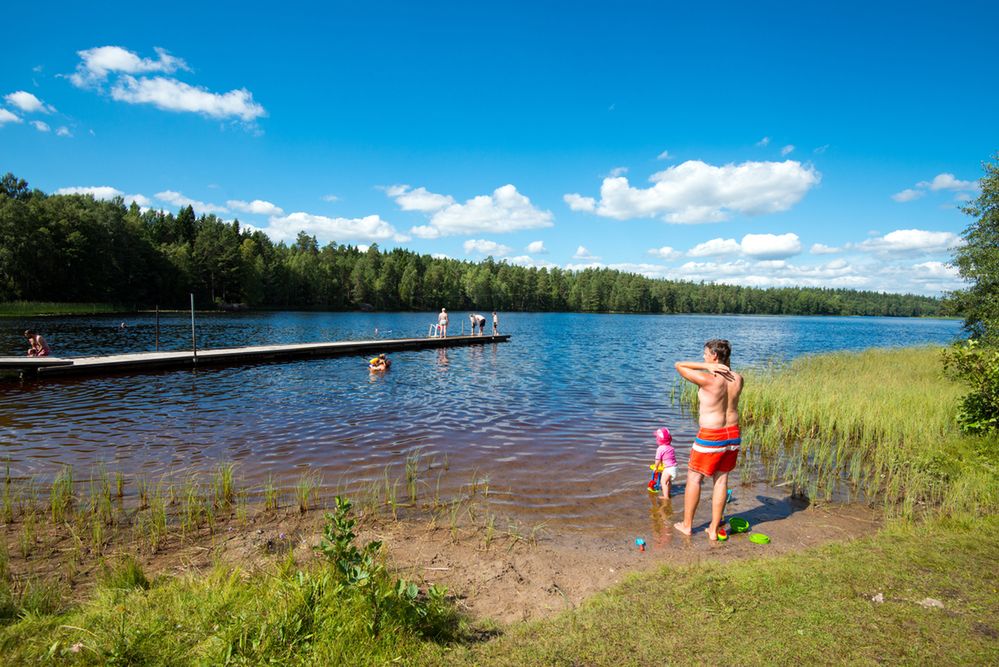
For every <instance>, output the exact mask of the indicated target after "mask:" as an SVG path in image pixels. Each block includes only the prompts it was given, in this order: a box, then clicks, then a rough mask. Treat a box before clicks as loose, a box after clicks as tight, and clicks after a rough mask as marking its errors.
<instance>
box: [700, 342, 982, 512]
mask: <svg viewBox="0 0 999 667" xmlns="http://www.w3.org/2000/svg"><path fill="white" fill-rule="evenodd" d="M941 355H942V349H941V348H938V347H919V348H903V349H871V350H865V351H863V352H835V353H830V354H822V355H815V356H808V357H802V358H799V359H796V360H795V361H793V362H791V363H789V364H786V365H782V366H774V367H770V368H767V369H763V370H757V371H751V372H748V373H746V374H745V378H746V382H745V389H744V391H743V395H742V399H741V404H740V413H741V420H742V423H743V427H744V428H743V451H744V452H745V456H744V458H743V468H742V470H743V471H745V472H749V471H751V470H752V469H753V468H754V467H756V466H757V465H758V464H762V466H763V468H764V469H765V470H766V471H767V474H768V477H769V478H770V480H771V481H778V480H779V481H782V482H787V483H790V484H793V485H794V486H795V487H798V488H800V489H802V490H803V491H806V492H807V493H808V494H809V495H811V496H813V497H816V496H826V497H830V496H832V495H833V494H834V493H835V492H836V490H837V489H842V488H846V489H848V490H849V491H851V492H854V493H856V494H858V495H861V494H862V495H863V496H865V497H867V498H868V499H875V498H878V499H882V500H883V501H884V502H885V503H886V504H887V505H888V506H889V508H890V509H891V510H892V511H893V512H894V513H900V514H901V515H903V516H911V515H913V514H914V513H917V512H918V511H920V509H921V508H926V507H934V508H941V509H943V510H945V511H947V512H950V513H959V512H977V511H994V510H996V509H997V508H999V490H997V485H996V479H997V471H996V465H995V461H996V460H997V457H996V454H999V446H997V444H996V443H994V442H988V441H986V440H985V439H975V438H968V437H964V436H962V435H961V434H960V433H959V432H958V429H957V422H956V410H957V403H958V400H959V399H960V397H961V394H962V387H961V386H960V385H959V384H958V383H957V382H955V381H953V380H951V379H950V378H948V377H947V376H946V375H945V374H944V369H943V365H942V356H941ZM681 400H682V401H684V402H685V403H687V404H688V405H692V406H696V392H693V391H691V389H690V388H685V389H684V391H683V393H682V396H681Z"/></svg>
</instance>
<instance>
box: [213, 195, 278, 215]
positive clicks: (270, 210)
mask: <svg viewBox="0 0 999 667" xmlns="http://www.w3.org/2000/svg"><path fill="white" fill-rule="evenodd" d="M225 204H226V206H228V207H229V208H231V209H233V210H234V211H239V212H241V213H252V214H253V215H274V216H279V215H283V214H284V210H283V209H282V208H281V207H280V206H276V205H274V204H272V203H270V202H269V201H264V200H263V199H254V200H253V201H249V202H247V201H240V200H239V199H230V200H229V201H227V202H226V203H225Z"/></svg>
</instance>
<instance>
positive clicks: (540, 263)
mask: <svg viewBox="0 0 999 667" xmlns="http://www.w3.org/2000/svg"><path fill="white" fill-rule="evenodd" d="M503 261H504V262H506V263H507V264H513V265H515V266H524V267H527V268H531V267H533V268H535V269H554V268H555V267H557V266H558V264H553V263H552V262H548V261H545V260H542V259H534V258H533V257H531V256H530V255H517V256H516V257H504V258H503Z"/></svg>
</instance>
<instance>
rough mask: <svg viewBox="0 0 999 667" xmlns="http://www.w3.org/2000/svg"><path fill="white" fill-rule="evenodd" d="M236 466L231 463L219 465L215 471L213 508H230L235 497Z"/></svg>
mask: <svg viewBox="0 0 999 667" xmlns="http://www.w3.org/2000/svg"><path fill="white" fill-rule="evenodd" d="M235 470H236V466H235V464H233V463H220V464H219V466H218V467H217V468H216V469H215V485H214V490H215V506H216V507H230V506H231V505H232V502H233V499H234V498H235V497H236V481H235Z"/></svg>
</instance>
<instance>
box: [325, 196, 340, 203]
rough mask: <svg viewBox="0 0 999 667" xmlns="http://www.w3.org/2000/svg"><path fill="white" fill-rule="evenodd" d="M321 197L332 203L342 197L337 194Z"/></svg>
mask: <svg viewBox="0 0 999 667" xmlns="http://www.w3.org/2000/svg"><path fill="white" fill-rule="evenodd" d="M321 199H322V200H323V201H328V202H330V203H332V202H335V201H340V198H339V197H337V196H336V195H323V196H322V197H321Z"/></svg>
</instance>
